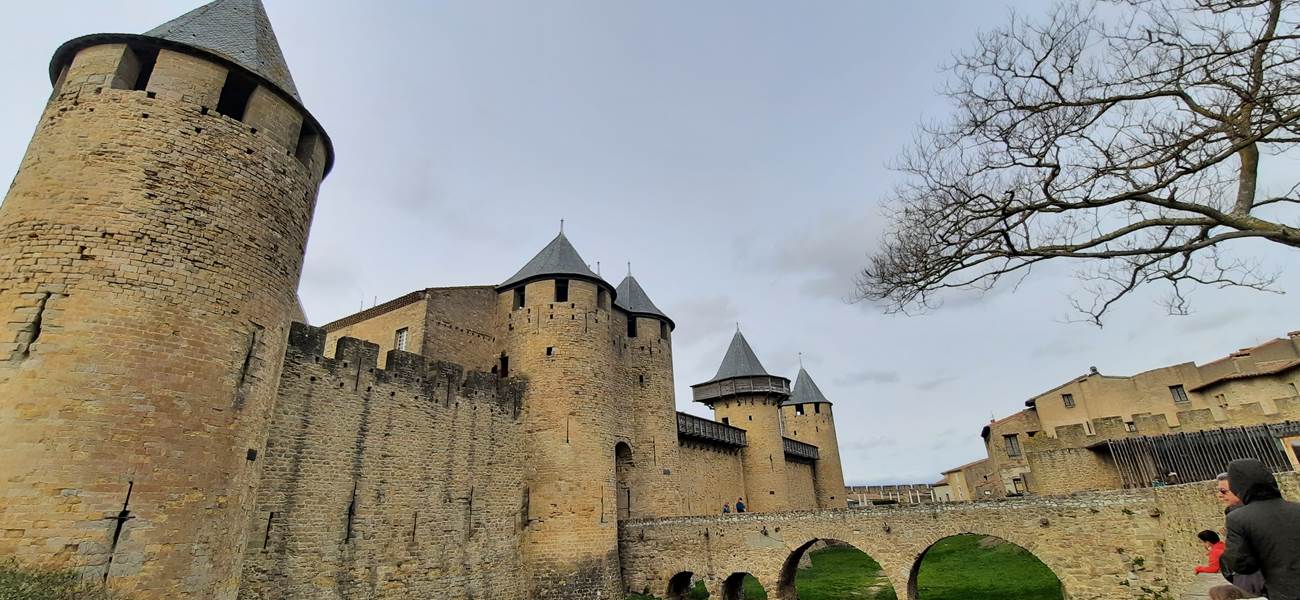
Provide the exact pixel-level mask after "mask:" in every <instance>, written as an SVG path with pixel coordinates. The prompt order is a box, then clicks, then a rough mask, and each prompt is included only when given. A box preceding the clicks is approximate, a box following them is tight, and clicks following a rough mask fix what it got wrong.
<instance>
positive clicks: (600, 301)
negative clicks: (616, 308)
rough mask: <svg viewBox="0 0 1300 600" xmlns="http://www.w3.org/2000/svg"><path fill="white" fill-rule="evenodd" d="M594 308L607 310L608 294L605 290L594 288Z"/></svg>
mask: <svg viewBox="0 0 1300 600" xmlns="http://www.w3.org/2000/svg"><path fill="white" fill-rule="evenodd" d="M596 308H609V292H606V291H605V288H602V287H597V288H596Z"/></svg>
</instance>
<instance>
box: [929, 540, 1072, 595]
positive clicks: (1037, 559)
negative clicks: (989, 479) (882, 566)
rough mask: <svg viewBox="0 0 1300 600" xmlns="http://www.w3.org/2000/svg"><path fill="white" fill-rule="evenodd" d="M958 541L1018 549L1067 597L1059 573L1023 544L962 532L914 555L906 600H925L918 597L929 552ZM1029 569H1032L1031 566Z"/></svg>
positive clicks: (985, 546) (930, 545) (989, 548)
mask: <svg viewBox="0 0 1300 600" xmlns="http://www.w3.org/2000/svg"><path fill="white" fill-rule="evenodd" d="M958 540H961V541H962V542H963V545H965V544H964V542H967V541H970V542H974V543H976V544H978V545H979V546H980V548H981V549H986V550H988V551H993V550H992V548H994V547H996V545H999V544H1008V545H1011V546H1014V547H1016V548H1018V549H1019V550H1022V551H1024V555H1025V560H1026V561H1031V562H1032V563H1036V564H1037V565H1038V566H1039V567H1041V569H1042V571H1043V572H1045V573H1048V574H1050V575H1051V577H1052V578H1053V579H1055V580H1056V586H1057V589H1059V591H1060V593H1061V597H1062V598H1068V597H1069V596H1068V595H1066V590H1065V580H1064V579H1063V578H1062V577H1061V576H1060V574H1059V573H1061V571H1059V570H1057V569H1056V568H1053V567H1052V566H1050V565H1048V564H1047V562H1046V561H1044V560H1043V559H1042V558H1041V557H1040V556H1039V555H1038V554H1035V553H1034V552H1033V550H1032V549H1031V548H1027V547H1026V546H1025V544H1020V543H1017V542H1015V541H1012V540H1008V539H1007V538H1006V537H1003V536H999V535H989V534H984V533H974V532H962V533H956V534H951V535H944V536H940V537H939V538H938V539H936V540H934V541H932V542H930V543H929V545H927V546H926V547H925V549H924V550H922V551H921V552H920V553H919V554H917V555H916V560H915V561H913V563H912V567H911V571H910V572H909V573H908V577H907V598H908V600H925V599H924V598H921V595H920V575H921V570H922V568H923V565H924V563H925V560H926V558H927V557H928V556H930V554H931V551H932V550H935V548H936V547H937V546H940V545H941V544H948V543H956V542H957V541H958ZM988 541H993V542H994V543H993V544H992V545H986V543H987V542H988ZM1030 568H1031V569H1032V566H1031V567H1030ZM1044 576H1045V575H1044Z"/></svg>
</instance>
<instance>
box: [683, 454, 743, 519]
mask: <svg viewBox="0 0 1300 600" xmlns="http://www.w3.org/2000/svg"><path fill="white" fill-rule="evenodd" d="M679 452H680V456H681V470H680V471H679V473H680V475H679V477H678V481H679V485H680V487H681V490H682V502H683V505H684V506H683V507H682V509H683V511H684V512H685V514H688V515H713V514H719V513H721V512H722V505H723V504H724V503H725V504H730V505H731V506H732V509H733V510H734V509H735V505H736V498H740V497H742V496H744V495H745V474H744V471H743V470H742V468H741V464H740V449H739V448H728V447H718V446H713V445H709V444H702V443H699V442H692V441H687V440H682V442H681V445H680V446H679Z"/></svg>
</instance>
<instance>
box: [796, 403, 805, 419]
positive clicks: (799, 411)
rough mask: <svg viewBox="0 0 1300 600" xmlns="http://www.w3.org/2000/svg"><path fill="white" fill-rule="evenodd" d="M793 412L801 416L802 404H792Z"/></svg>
mask: <svg viewBox="0 0 1300 600" xmlns="http://www.w3.org/2000/svg"><path fill="white" fill-rule="evenodd" d="M794 414H796V415H799V416H801V417H802V416H803V405H802V404H796V405H794Z"/></svg>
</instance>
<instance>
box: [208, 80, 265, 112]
mask: <svg viewBox="0 0 1300 600" xmlns="http://www.w3.org/2000/svg"><path fill="white" fill-rule="evenodd" d="M255 89H257V84H256V83H254V82H253V81H252V80H251V79H247V78H245V77H241V76H239V74H238V73H235V72H234V71H231V72H230V73H229V74H228V75H226V84H225V85H224V86H222V87H221V96H220V97H219V98H218V99H217V112H219V113H221V114H223V115H226V116H227V117H230V118H232V119H235V120H237V121H243V120H244V111H245V110H247V109H248V99H249V98H251V97H252V96H253V90H255Z"/></svg>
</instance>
